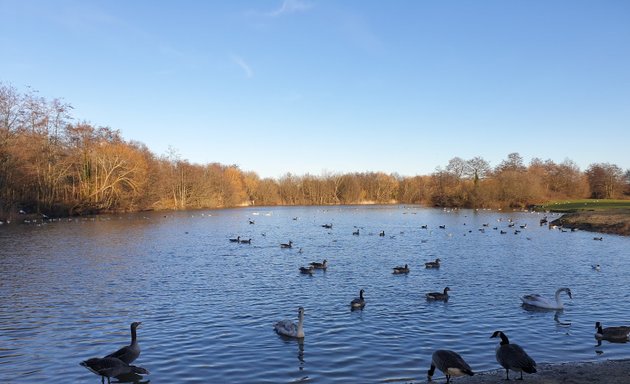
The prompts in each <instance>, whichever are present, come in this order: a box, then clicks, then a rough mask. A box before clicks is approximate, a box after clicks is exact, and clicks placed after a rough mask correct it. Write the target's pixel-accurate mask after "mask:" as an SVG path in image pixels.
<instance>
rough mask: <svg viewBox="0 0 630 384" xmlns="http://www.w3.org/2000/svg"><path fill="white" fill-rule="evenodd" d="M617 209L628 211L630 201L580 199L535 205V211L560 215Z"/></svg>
mask: <svg viewBox="0 0 630 384" xmlns="http://www.w3.org/2000/svg"><path fill="white" fill-rule="evenodd" d="M618 209H622V210H623V209H627V210H630V200H604V199H582V200H562V201H550V202H548V203H545V204H541V205H537V206H536V210H537V211H551V212H560V213H569V212H580V211H610V210H618Z"/></svg>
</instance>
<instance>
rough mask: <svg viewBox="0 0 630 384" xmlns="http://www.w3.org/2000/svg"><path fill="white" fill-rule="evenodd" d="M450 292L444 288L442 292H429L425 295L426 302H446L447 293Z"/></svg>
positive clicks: (447, 288)
mask: <svg viewBox="0 0 630 384" xmlns="http://www.w3.org/2000/svg"><path fill="white" fill-rule="evenodd" d="M450 290H451V289H450V288H449V287H446V288H444V292H429V293H427V294H426V297H427V300H441V301H448V292H449V291H450Z"/></svg>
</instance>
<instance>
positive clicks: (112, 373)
mask: <svg viewBox="0 0 630 384" xmlns="http://www.w3.org/2000/svg"><path fill="white" fill-rule="evenodd" d="M80 365H81V366H83V367H85V368H87V369H88V370H90V371H91V372H93V373H95V374H97V375H99V376H101V377H102V378H101V382H105V378H106V377H107V382H108V383H111V381H110V378H112V377H117V376H120V375H125V374H130V373H136V374H138V375H148V374H149V371H148V370H146V369H145V368H142V367H137V366H135V365H129V364H127V363H125V362H124V361H122V360H120V359H117V358H115V357H103V358H100V357H93V358H91V359H87V360H85V361H82V362H81V363H80Z"/></svg>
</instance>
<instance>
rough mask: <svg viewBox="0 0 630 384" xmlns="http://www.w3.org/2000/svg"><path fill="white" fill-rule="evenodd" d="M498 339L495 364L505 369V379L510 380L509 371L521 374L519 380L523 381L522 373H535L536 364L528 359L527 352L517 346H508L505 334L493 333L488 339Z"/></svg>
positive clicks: (508, 342)
mask: <svg viewBox="0 0 630 384" xmlns="http://www.w3.org/2000/svg"><path fill="white" fill-rule="evenodd" d="M493 337H500V338H501V342H500V343H499V345H498V346H497V349H496V358H497V362H498V363H499V364H501V366H502V367H503V368H505V379H506V380H510V369H511V370H513V371H516V372H520V373H521V377H520V379H517V380H523V372H526V373H536V362H535V361H534V359H532V358H531V357H529V355H528V354H527V352H525V350H524V349H523V348H521V347H520V346H519V345H518V344H510V341H509V340H508V338H507V336H506V335H505V333H503V332H501V331H495V332H494V333H493V334H492V336H490V338H493Z"/></svg>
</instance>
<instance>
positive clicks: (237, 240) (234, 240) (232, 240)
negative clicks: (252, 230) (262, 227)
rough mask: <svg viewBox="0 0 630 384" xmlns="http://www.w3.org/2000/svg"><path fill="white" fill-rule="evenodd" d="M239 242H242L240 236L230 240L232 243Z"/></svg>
mask: <svg viewBox="0 0 630 384" xmlns="http://www.w3.org/2000/svg"><path fill="white" fill-rule="evenodd" d="M239 241H241V237H240V236H237V237H236V239H230V243H238V242H239Z"/></svg>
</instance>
